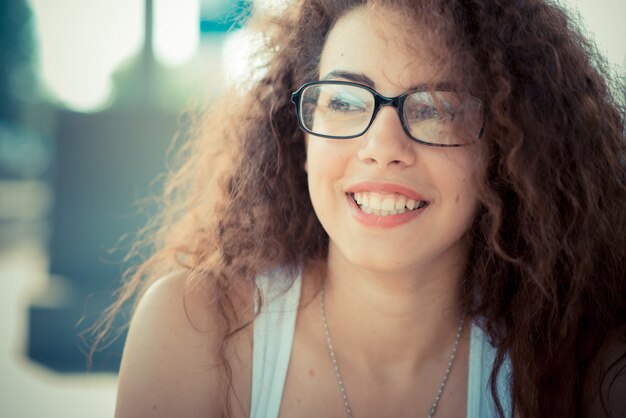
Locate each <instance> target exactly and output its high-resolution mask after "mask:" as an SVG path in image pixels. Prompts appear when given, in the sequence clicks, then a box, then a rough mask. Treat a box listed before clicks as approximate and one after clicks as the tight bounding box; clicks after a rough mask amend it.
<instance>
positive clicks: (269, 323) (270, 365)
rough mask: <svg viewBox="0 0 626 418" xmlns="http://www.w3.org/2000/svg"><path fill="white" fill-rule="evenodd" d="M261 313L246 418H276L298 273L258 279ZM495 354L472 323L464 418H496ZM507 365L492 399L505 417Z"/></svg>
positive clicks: (278, 273) (295, 308)
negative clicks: (493, 388) (491, 382)
mask: <svg viewBox="0 0 626 418" xmlns="http://www.w3.org/2000/svg"><path fill="white" fill-rule="evenodd" d="M257 282H258V285H259V288H260V290H261V293H262V296H263V305H262V308H261V312H260V314H259V316H258V317H257V319H256V320H255V322H254V334H253V350H252V393H251V403H250V418H278V414H279V412H280V405H281V400H282V396H283V389H284V387H285V379H286V376H287V368H288V366H289V357H290V356H291V347H292V344H293V336H294V333H295V326H296V316H297V313H298V307H299V302H300V287H301V275H300V273H298V275H297V277H296V278H295V280H294V281H293V285H292V286H291V287H290V288H289V289H287V286H288V285H289V283H291V278H290V277H289V276H288V273H287V272H286V271H284V270H276V271H274V272H272V274H271V275H266V276H260V277H259V278H258V281H257ZM495 353H496V350H495V348H494V347H493V346H491V344H489V341H488V339H487V336H486V335H485V333H484V332H483V330H482V329H481V328H480V326H478V325H476V324H472V328H471V337H470V352H469V369H468V382H467V418H492V417H493V418H495V417H497V413H496V407H495V403H494V401H493V398H492V396H491V389H490V388H489V375H490V373H491V369H492V366H493V361H494V358H495ZM509 375H510V363H509V362H508V361H507V362H505V364H504V365H503V367H502V370H501V371H500V373H499V375H498V397H499V399H500V402H501V403H502V406H503V408H504V412H505V416H506V417H510V416H511V401H510V391H509V384H508V382H509Z"/></svg>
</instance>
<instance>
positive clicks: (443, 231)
mask: <svg viewBox="0 0 626 418" xmlns="http://www.w3.org/2000/svg"><path fill="white" fill-rule="evenodd" d="M401 21H402V19H401V17H400V16H398V15H397V14H396V13H395V12H392V11H385V13H382V14H381V13H376V17H374V16H373V14H372V13H371V12H370V11H369V10H368V9H367V8H358V9H354V10H352V11H350V12H348V13H346V14H345V15H344V16H343V17H342V18H341V19H339V21H338V22H337V23H336V25H335V26H334V27H333V29H332V30H331V32H330V33H329V36H328V39H327V41H326V44H325V45H324V48H323V51H322V54H321V58H320V65H319V67H320V79H330V80H344V81H357V82H359V83H362V84H370V87H372V88H374V89H375V90H376V91H378V92H379V93H381V94H383V95H385V96H397V95H399V94H402V93H404V92H405V91H408V90H411V89H412V88H414V86H418V85H422V84H428V83H431V82H435V83H437V82H445V81H450V80H443V79H442V75H441V72H440V71H439V70H440V68H438V66H437V65H436V63H435V61H436V59H435V57H434V56H433V55H431V52H430V51H429V48H433V47H435V48H437V45H432V44H430V45H424V43H423V42H422V39H423V37H421V36H420V33H419V31H418V29H419V28H417V27H416V28H415V29H413V30H412V29H411V28H409V29H407V28H403V29H399V28H398V27H399V26H402V25H399V23H398V22H401ZM382 28H385V29H384V32H383V30H382ZM407 31H412V32H413V33H410V32H408V33H407ZM407 35H413V36H407ZM407 39H412V40H413V41H412V42H413V44H412V45H411V48H407V47H406V40H407ZM430 42H432V41H430ZM427 46H428V48H426V47H427ZM477 158H478V147H476V146H472V145H469V146H464V147H458V148H440V147H432V146H427V145H423V144H418V143H415V142H413V141H411V140H410V139H409V137H408V136H407V135H406V134H405V132H404V131H403V129H402V125H401V123H400V119H399V116H398V113H397V111H396V109H395V108H393V107H391V106H387V107H382V108H381V110H380V112H379V113H378V115H377V116H376V119H375V120H374V122H373V124H372V126H371V127H370V128H369V130H368V131H367V132H366V133H364V134H363V135H362V136H360V137H358V138H354V139H344V140H338V139H324V138H320V137H315V136H311V135H308V136H307V172H308V183H309V191H310V195H311V200H312V203H313V207H314V209H315V212H316V214H317V216H318V218H319V220H320V222H321V223H322V225H323V227H324V229H325V230H326V232H327V233H328V235H329V238H330V240H329V241H330V244H329V251H330V252H331V255H332V256H339V257H342V258H343V259H345V260H346V261H347V262H349V263H351V264H354V265H357V266H359V267H362V268H366V269H369V270H373V271H381V272H393V271H398V272H399V271H406V272H410V271H417V269H421V270H422V271H423V269H424V268H426V269H428V268H432V267H433V266H435V265H436V264H440V265H441V264H445V263H451V262H452V263H456V264H458V263H459V262H463V260H464V258H465V254H466V249H467V245H466V243H465V240H464V239H463V237H464V235H465V233H466V232H467V230H468V228H469V226H470V224H471V223H472V220H473V218H474V216H475V212H476V208H477V205H478V202H477V198H476V194H475V187H474V184H473V181H472V179H473V170H474V168H475V167H476V166H477V164H476V160H477ZM355 198H356V199H357V200H359V201H360V203H361V204H365V206H360V205H359V204H358V203H357V202H355ZM363 200H367V202H363ZM411 201H412V202H415V203H414V204H415V206H416V209H413V210H410V211H409V210H408V208H407V206H412V203H411ZM377 202H378V203H377ZM420 202H421V203H420ZM379 205H380V206H379ZM421 206H423V207H421ZM376 207H380V208H381V209H380V210H385V208H389V207H393V208H394V209H395V208H398V207H402V208H404V210H405V211H406V212H404V213H402V214H396V215H393V214H386V215H385V212H381V211H380V210H377V209H375V208H376ZM367 212H373V213H367ZM390 213H393V212H390Z"/></svg>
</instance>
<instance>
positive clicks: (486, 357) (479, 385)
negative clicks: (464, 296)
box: [466, 323, 511, 418]
mask: <svg viewBox="0 0 626 418" xmlns="http://www.w3.org/2000/svg"><path fill="white" fill-rule="evenodd" d="M495 358H496V348H495V347H493V346H492V345H491V344H490V342H489V338H488V336H487V334H486V333H485V332H484V331H483V329H482V328H481V327H480V325H479V324H477V323H472V330H471V337H470V352H469V365H468V367H469V369H468V373H467V375H468V381H467V414H466V416H467V418H473V417H481V418H496V417H497V416H498V414H497V409H496V406H495V401H494V399H493V396H492V395H491V388H490V385H489V378H490V376H491V370H492V368H493V364H494V361H495ZM510 376H511V362H510V359H509V358H508V357H507V358H505V360H504V363H503V365H502V368H501V369H500V372H499V373H498V379H497V384H496V386H497V391H498V399H499V400H500V403H501V405H502V408H503V410H504V416H505V417H510V416H511V394H510V387H511V386H510Z"/></svg>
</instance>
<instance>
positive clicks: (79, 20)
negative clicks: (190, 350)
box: [0, 0, 626, 418]
mask: <svg viewBox="0 0 626 418" xmlns="http://www.w3.org/2000/svg"><path fill="white" fill-rule="evenodd" d="M288 1H289V0H264V1H261V0H107V1H99V0H0V335H1V336H0V417H3V418H9V417H10V418H14V417H16V418H17V417H29V418H30V417H68V418H71V417H74V416H75V417H87V416H88V417H99V416H102V417H110V416H112V414H113V409H114V402H115V384H116V372H117V369H118V367H119V361H120V358H121V351H122V347H123V342H124V335H122V336H120V338H119V339H117V340H116V341H115V342H113V343H112V344H110V345H109V346H108V347H106V349H104V350H102V351H99V352H98V353H97V354H96V356H95V357H94V363H93V366H92V367H91V370H89V371H87V362H86V357H85V351H86V349H87V346H86V345H85V343H84V342H83V341H82V340H81V338H80V335H79V334H80V332H81V331H84V330H85V329H86V328H87V327H88V326H89V325H91V324H93V322H94V321H95V320H96V319H97V317H98V315H99V314H101V313H102V311H103V309H104V308H105V307H106V306H107V305H108V304H110V303H111V302H112V300H113V299H112V292H113V290H114V289H116V288H117V287H118V286H119V284H120V280H121V273H122V271H123V269H124V268H125V267H127V266H125V265H123V264H122V263H121V259H122V258H123V256H124V255H125V251H127V250H128V248H129V245H130V242H131V240H132V235H133V234H134V233H136V232H137V231H138V230H139V228H140V227H141V226H142V225H143V224H144V223H145V222H146V220H147V219H148V217H149V216H150V215H151V209H150V207H144V209H143V210H139V206H138V205H137V202H138V201H141V200H142V199H145V198H147V197H149V196H150V195H151V194H154V193H158V191H159V185H160V183H159V180H158V176H159V174H160V173H163V172H164V170H165V163H166V151H167V149H168V146H169V145H170V143H171V141H172V139H173V138H174V135H175V134H176V132H184V131H185V129H186V127H187V125H188V124H189V119H188V117H186V116H185V115H186V114H187V113H186V112H191V113H193V111H194V109H198V108H199V107H201V106H204V105H206V104H210V101H211V99H212V98H214V97H216V96H217V95H218V94H219V92H220V91H221V90H222V89H223V88H224V87H225V86H227V85H229V84H231V85H238V84H242V83H244V82H245V81H246V80H244V79H243V77H244V74H245V68H246V65H247V62H248V58H247V57H248V54H249V51H251V49H252V48H253V44H254V39H252V37H251V36H250V35H249V34H247V33H246V31H245V29H241V24H242V21H244V20H245V17H246V16H248V15H249V14H250V13H254V12H255V10H257V9H262V8H280V7H288ZM564 4H565V5H566V6H567V7H570V8H572V9H573V10H574V11H576V12H577V13H580V17H581V24H582V25H583V26H584V27H585V30H586V32H587V33H588V35H589V36H590V37H592V38H593V39H595V41H596V43H597V45H598V48H599V50H600V51H601V52H602V53H603V54H604V55H605V56H606V57H607V59H608V61H609V63H610V65H611V68H612V70H613V72H614V73H615V74H616V75H618V76H620V77H624V76H626V26H624V24H623V22H624V21H626V4H625V3H624V2H623V0H569V1H566V2H565V3H564ZM619 94H624V92H620V93H619ZM126 319H127V318H124V317H123V315H122V317H120V324H122V323H123V322H124V321H125V320H126Z"/></svg>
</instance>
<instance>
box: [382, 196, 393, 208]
mask: <svg viewBox="0 0 626 418" xmlns="http://www.w3.org/2000/svg"><path fill="white" fill-rule="evenodd" d="M395 208H396V204H395V202H394V199H392V198H390V197H387V198H385V200H383V203H382V209H383V210H386V211H390V210H393V209H395Z"/></svg>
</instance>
